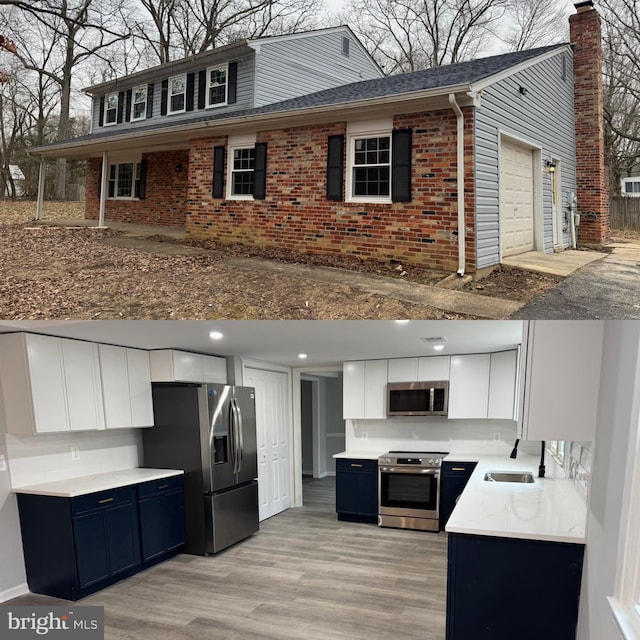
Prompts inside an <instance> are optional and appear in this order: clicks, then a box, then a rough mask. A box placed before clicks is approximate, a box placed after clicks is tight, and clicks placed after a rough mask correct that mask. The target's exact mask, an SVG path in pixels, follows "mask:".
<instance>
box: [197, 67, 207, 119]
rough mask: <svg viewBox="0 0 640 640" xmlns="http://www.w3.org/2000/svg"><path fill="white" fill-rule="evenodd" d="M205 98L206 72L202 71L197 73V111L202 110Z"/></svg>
mask: <svg viewBox="0 0 640 640" xmlns="http://www.w3.org/2000/svg"><path fill="white" fill-rule="evenodd" d="M206 97H207V72H206V71H205V70H204V69H203V70H202V71H200V72H199V73H198V109H204V107H205V102H204V101H205V98H206Z"/></svg>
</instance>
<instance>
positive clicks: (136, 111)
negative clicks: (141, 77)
mask: <svg viewBox="0 0 640 640" xmlns="http://www.w3.org/2000/svg"><path fill="white" fill-rule="evenodd" d="M146 117H147V85H146V84H144V85H140V86H139V87H134V88H133V92H132V95H131V120H132V121H135V120H145V119H146Z"/></svg>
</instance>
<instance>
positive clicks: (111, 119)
mask: <svg viewBox="0 0 640 640" xmlns="http://www.w3.org/2000/svg"><path fill="white" fill-rule="evenodd" d="M117 121H118V93H117V92H115V93H109V94H108V95H107V96H106V97H105V99H104V126H105V127H108V126H109V125H111V124H116V122H117Z"/></svg>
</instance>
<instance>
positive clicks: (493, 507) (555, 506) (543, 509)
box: [333, 451, 587, 544]
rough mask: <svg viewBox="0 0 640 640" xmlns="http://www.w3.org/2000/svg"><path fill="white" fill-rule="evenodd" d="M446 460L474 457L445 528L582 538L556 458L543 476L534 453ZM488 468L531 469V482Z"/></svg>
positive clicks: (582, 507)
mask: <svg viewBox="0 0 640 640" xmlns="http://www.w3.org/2000/svg"><path fill="white" fill-rule="evenodd" d="M385 453H387V452H386V451H380V452H376V451H373V452H372V451H343V452H341V453H336V454H335V455H334V456H333V457H334V458H360V459H364V460H376V459H377V458H378V457H379V456H381V455H383V454H385ZM443 459H444V460H445V461H449V462H454V461H455V462H477V463H478V465H477V467H476V468H475V471H474V472H473V474H472V475H471V478H470V479H469V482H468V484H467V486H466V487H465V489H464V491H463V493H462V495H461V496H460V499H459V500H458V503H457V504H456V507H455V509H454V510H453V513H452V514H451V516H450V518H449V520H448V522H447V526H446V531H448V532H451V533H467V534H475V535H483V536H497V537H502V538H523V539H527V540H549V541H554V542H573V543H577V544H584V543H585V542H586V524H587V507H586V504H585V502H584V500H583V499H582V498H581V496H580V495H579V494H578V492H577V490H576V489H575V487H574V485H573V481H572V480H567V479H565V478H563V477H562V478H556V477H553V468H554V466H555V465H554V463H553V462H551V461H549V460H547V465H546V467H547V475H546V477H545V478H538V464H539V462H540V459H539V457H538V456H531V455H527V454H525V453H522V452H520V453H518V457H517V458H516V459H515V460H512V459H511V458H509V456H508V454H504V455H500V456H497V455H493V454H484V453H475V454H474V453H450V454H448V455H447V456H445V457H444V458H443ZM487 471H529V472H530V473H531V474H532V475H533V477H534V479H535V482H533V483H532V484H524V483H522V484H521V483H513V482H487V481H485V480H484V474H485V473H486V472H487Z"/></svg>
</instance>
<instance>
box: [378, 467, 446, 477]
mask: <svg viewBox="0 0 640 640" xmlns="http://www.w3.org/2000/svg"><path fill="white" fill-rule="evenodd" d="M380 473H404V474H411V475H416V476H418V475H431V476H435V475H438V474H439V473H440V469H422V468H418V469H407V468H405V467H380Z"/></svg>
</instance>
